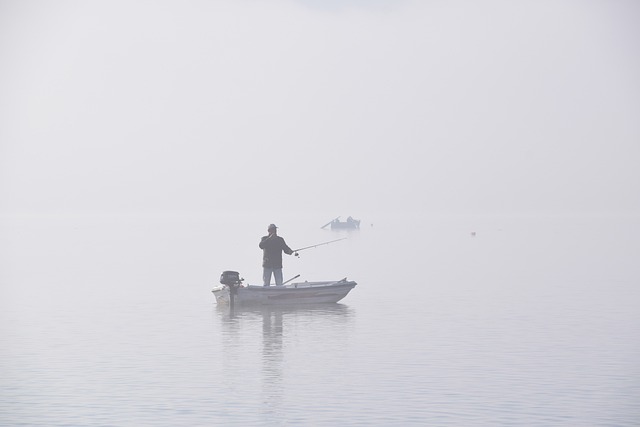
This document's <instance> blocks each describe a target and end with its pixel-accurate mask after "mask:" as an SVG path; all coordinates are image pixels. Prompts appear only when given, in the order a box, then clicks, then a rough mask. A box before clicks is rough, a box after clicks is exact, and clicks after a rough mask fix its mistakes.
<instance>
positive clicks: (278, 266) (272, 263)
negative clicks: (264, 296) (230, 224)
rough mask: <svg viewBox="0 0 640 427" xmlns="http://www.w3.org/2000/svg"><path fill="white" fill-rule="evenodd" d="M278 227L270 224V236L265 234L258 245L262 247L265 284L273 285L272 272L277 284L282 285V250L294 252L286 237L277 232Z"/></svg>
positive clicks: (289, 252) (268, 229)
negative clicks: (286, 241)
mask: <svg viewBox="0 0 640 427" xmlns="http://www.w3.org/2000/svg"><path fill="white" fill-rule="evenodd" d="M277 230H278V227H276V226H275V224H269V228H267V231H268V232H269V235H268V236H263V237H262V239H261V240H260V244H259V245H258V246H259V247H260V249H262V281H263V285H264V286H270V285H271V274H273V276H274V277H275V279H276V286H282V252H284V253H285V254H287V255H291V254H293V250H292V249H291V248H290V247H289V246H287V244H286V243H285V241H284V239H283V238H282V237H280V236H278V234H277Z"/></svg>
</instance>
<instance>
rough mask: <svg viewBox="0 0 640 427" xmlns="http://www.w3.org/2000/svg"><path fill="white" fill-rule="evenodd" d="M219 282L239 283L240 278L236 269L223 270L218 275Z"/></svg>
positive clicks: (225, 283) (229, 284)
mask: <svg viewBox="0 0 640 427" xmlns="http://www.w3.org/2000/svg"><path fill="white" fill-rule="evenodd" d="M220 283H222V284H223V285H227V286H232V285H239V284H240V283H242V279H241V278H240V273H238V272H237V271H223V272H222V274H221V275H220Z"/></svg>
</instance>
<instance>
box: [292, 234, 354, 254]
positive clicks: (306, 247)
mask: <svg viewBox="0 0 640 427" xmlns="http://www.w3.org/2000/svg"><path fill="white" fill-rule="evenodd" d="M345 239H346V237H343V238H342V239H336V240H331V241H329V242H324V243H318V244H317V245H311V246H305V247H304V248H300V249H294V251H293V253H294V255H295V256H298V252H299V251H304V250H305V249H311V248H316V247H318V246H322V245H328V244H329V243H333V242H339V241H340V240H345Z"/></svg>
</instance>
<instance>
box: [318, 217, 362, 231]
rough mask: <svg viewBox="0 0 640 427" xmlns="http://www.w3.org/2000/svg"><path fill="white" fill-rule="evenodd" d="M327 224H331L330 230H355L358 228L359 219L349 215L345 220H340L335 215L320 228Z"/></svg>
mask: <svg viewBox="0 0 640 427" xmlns="http://www.w3.org/2000/svg"><path fill="white" fill-rule="evenodd" d="M328 225H331V229H332V230H345V229H346V230H355V229H359V228H360V220H359V219H353V218H352V217H349V218H347V220H346V221H340V217H337V218H335V219H332V220H331V221H330V222H328V223H326V224H325V225H323V226H322V227H320V228H325V227H326V226H328Z"/></svg>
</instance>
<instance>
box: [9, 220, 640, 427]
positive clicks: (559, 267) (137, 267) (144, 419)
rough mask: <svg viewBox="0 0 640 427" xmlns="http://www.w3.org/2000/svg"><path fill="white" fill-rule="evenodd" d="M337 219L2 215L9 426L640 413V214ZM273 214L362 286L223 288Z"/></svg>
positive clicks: (528, 420)
mask: <svg viewBox="0 0 640 427" xmlns="http://www.w3.org/2000/svg"><path fill="white" fill-rule="evenodd" d="M329 219H330V218H326V220H325V218H304V217H302V216H298V217H291V218H282V219H274V218H266V219H264V218H252V217H250V216H247V217H243V218H194V217H188V218H158V217H152V218H145V217H108V216H105V217H66V218H6V217H5V218H3V219H2V220H1V221H0V233H1V234H0V298H1V300H0V374H1V382H0V424H2V425H11V426H14V425H15V426H19V425H25V426H69V425H74V426H76V425H77V426H141V425H145V426H176V425H188V426H211V425H238V426H240V425H242V426H246V425H265V426H273V425H292V426H293V425H296V426H297V425H326V426H335V425H341V426H356V425H361V426H365V425H366V426H371V425H380V426H385V425H403V426H407V425H421V426H422V425H451V426H460V425H465V426H472V425H473V426H476V425H477V426H485V425H490V426H494V425H522V426H537V425H538V426H550V425H553V426H558V425H563V426H564V425H567V426H632V425H640V421H639V420H640V399H639V398H638V396H640V340H639V339H638V337H640V310H639V309H638V307H640V292H639V286H640V263H638V259H640V258H639V255H640V220H639V219H638V218H584V217H577V218H569V217H565V218H541V217H531V218H446V219H442V218H440V219H423V220H421V221H417V220H416V221H412V222H410V223H402V222H399V221H398V220H397V219H394V218H378V219H377V220H376V221H375V223H374V224H373V225H371V221H368V220H367V218H363V228H362V229H361V230H360V231H358V232H351V233H349V232H332V231H330V230H321V229H320V226H321V225H322V224H324V223H325V222H326V221H328V220H329ZM221 222H222V223H223V224H224V227H221V226H220V224H221ZM270 222H276V223H278V225H279V226H280V234H281V235H282V236H283V237H284V238H285V239H286V240H287V242H288V243H289V244H290V246H292V247H294V248H298V247H304V246H309V245H313V244H316V243H320V242H325V241H328V240H332V239H336V238H340V237H348V238H347V239H346V240H344V241H341V242H336V243H333V244H330V245H325V246H321V247H318V248H313V249H309V250H305V251H302V252H300V255H301V256H300V258H299V259H296V258H293V257H286V258H285V279H287V278H290V277H293V276H294V275H296V274H300V275H301V277H300V279H302V280H331V279H341V278H342V277H345V276H346V277H348V278H349V279H353V280H356V281H357V282H358V283H359V284H358V286H357V287H356V288H355V289H354V290H353V291H352V292H351V293H350V294H349V295H348V296H347V297H346V298H345V299H344V300H343V301H341V302H340V303H338V304H335V305H324V306H322V305H320V306H310V307H299V308H284V309H265V310H259V309H246V310H243V309H238V310H235V311H234V312H230V310H229V309H228V307H218V306H217V305H216V304H215V299H214V297H213V295H212V294H211V292H210V291H211V288H212V287H213V286H215V285H216V284H217V281H218V278H219V275H220V273H221V272H222V271H223V270H237V271H240V273H241V274H242V276H243V277H244V278H245V281H246V282H248V283H259V281H260V274H261V271H260V258H261V253H260V250H259V249H258V247H257V244H258V241H259V238H260V236H262V235H263V234H264V231H265V230H264V228H265V227H266V225H267V224H268V223H270ZM472 232H475V233H476V234H475V236H473V235H472V234H471V233H472Z"/></svg>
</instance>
